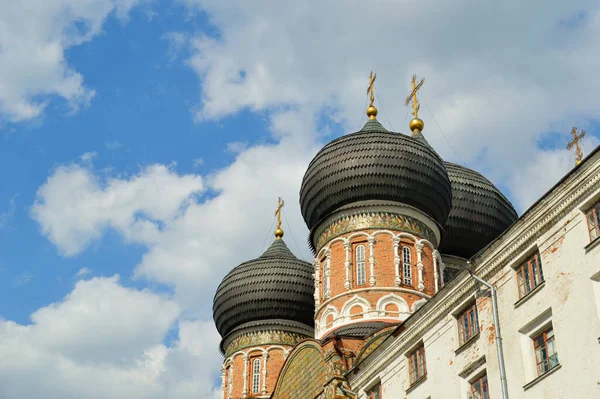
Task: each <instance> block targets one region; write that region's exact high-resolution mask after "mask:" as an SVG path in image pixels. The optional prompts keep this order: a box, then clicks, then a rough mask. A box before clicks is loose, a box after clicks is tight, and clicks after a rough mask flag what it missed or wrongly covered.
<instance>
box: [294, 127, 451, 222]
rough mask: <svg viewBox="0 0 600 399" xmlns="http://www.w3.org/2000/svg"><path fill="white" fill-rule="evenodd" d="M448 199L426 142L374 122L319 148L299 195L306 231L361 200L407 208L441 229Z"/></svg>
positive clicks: (436, 160)
mask: <svg viewBox="0 0 600 399" xmlns="http://www.w3.org/2000/svg"><path fill="white" fill-rule="evenodd" d="M451 198H452V191H451V187H450V180H449V179H448V174H447V173H446V169H445V168H444V165H443V163H442V160H441V158H440V157H439V155H438V154H437V153H436V152H435V151H434V150H433V149H432V148H431V147H430V146H429V145H428V144H427V143H426V141H424V140H419V139H415V138H412V137H409V136H406V135H404V134H400V133H394V132H389V131H387V130H386V129H385V128H384V127H383V126H381V124H380V123H379V122H377V120H370V121H369V122H367V124H366V125H365V126H364V127H363V129H362V130H361V131H359V132H356V133H352V134H348V135H346V136H342V137H340V138H337V139H335V140H333V141H332V142H330V143H329V144H327V145H326V146H325V147H323V149H322V150H321V151H319V153H318V154H317V155H316V156H315V157H314V159H313V160H312V162H311V163H310V165H309V166H308V169H307V171H306V174H305V175H304V178H303V180H302V187H301V189H300V206H301V210H302V215H303V216H304V220H305V222H306V224H307V225H308V228H309V229H311V230H312V229H313V228H314V227H315V226H317V225H318V224H319V222H320V221H321V220H323V218H325V217H327V216H328V215H329V214H330V213H332V212H334V211H335V210H336V209H339V208H340V207H342V206H344V205H347V204H350V203H353V202H358V201H365V200H388V201H395V202H400V203H403V204H407V205H411V206H413V207H415V208H417V209H419V210H421V211H422V212H424V213H425V214H427V215H429V216H430V217H431V218H432V219H433V220H435V221H436V222H437V223H438V224H439V225H440V226H442V225H443V224H444V223H445V222H446V218H447V217H448V213H449V212H450V206H451Z"/></svg>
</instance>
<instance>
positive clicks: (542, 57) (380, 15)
mask: <svg viewBox="0 0 600 399" xmlns="http://www.w3.org/2000/svg"><path fill="white" fill-rule="evenodd" d="M250 3H251V2H244V1H242V0H232V1H230V2H227V3H223V4H221V3H214V2H208V1H203V0H180V1H176V2H168V1H160V0H155V1H150V0H146V1H142V0H116V1H109V0H87V1H85V2H78V1H76V0H69V1H66V2H48V3H45V2H42V1H41V0H27V1H23V2H18V3H14V2H11V1H9V0H5V1H3V0H0V91H3V93H0V170H1V171H2V174H1V176H2V179H1V181H2V184H1V185H0V358H3V359H9V362H10V364H11V366H10V367H8V366H7V364H5V365H4V366H2V365H1V364H0V396H2V397H7V398H22V397H28V398H36V397H41V395H42V394H43V393H45V392H50V393H51V394H52V395H55V396H59V397H64V398H70V397H78V398H96V397H98V398H100V397H106V395H110V396H111V397H115V398H120V397H127V398H133V397H136V398H137V397H139V398H154V397H163V398H164V397H169V398H187V397H215V395H216V394H217V393H216V392H217V391H218V387H217V388H215V387H214V386H213V385H214V384H215V381H217V379H218V375H219V363H220V361H221V360H220V357H219V354H218V352H217V348H216V345H217V343H218V336H217V335H216V332H215V331H214V328H213V326H212V321H211V312H210V308H211V300H212V295H213V293H214V290H215V288H216V286H217V285H218V283H219V281H220V279H221V278H222V276H223V275H224V274H225V273H226V272H227V271H228V270H229V269H231V268H232V267H234V266H235V265H236V264H238V263H239V262H241V261H243V260H246V259H249V258H252V257H255V256H258V255H259V254H260V253H261V252H262V251H263V250H264V247H265V245H268V243H269V241H270V234H271V231H270V230H271V229H270V226H271V225H272V221H273V211H274V208H275V206H276V202H277V197H278V196H283V197H284V198H285V199H286V218H285V219H284V221H285V223H284V228H285V229H286V233H287V232H289V233H287V234H286V241H287V242H288V245H289V246H290V248H291V249H292V250H293V251H294V252H295V253H296V254H297V255H299V256H301V257H304V258H306V259H308V258H309V256H310V255H309V251H308V249H307V248H306V245H305V244H304V242H305V239H304V237H306V233H307V232H306V227H305V226H304V223H303V222H302V219H301V216H300V212H299V207H298V194H297V193H298V189H299V185H300V180H301V178H302V175H303V173H304V170H305V168H306V166H307V164H308V162H309V161H310V159H311V157H312V156H313V155H314V153H315V152H316V151H317V150H318V149H319V148H320V147H321V146H322V145H324V144H325V143H326V142H327V141H328V140H330V139H332V138H334V137H336V136H339V135H340V134H343V133H348V132H351V131H354V130H357V129H358V128H359V127H360V124H361V121H362V123H364V122H365V120H366V119H365V117H364V106H365V102H366V96H365V89H366V86H367V83H368V74H369V72H370V71H371V70H375V71H376V72H377V73H378V80H377V85H376V90H377V99H376V100H377V101H376V105H377V106H378V107H379V109H380V118H379V119H380V121H381V122H382V123H383V124H384V125H385V126H386V127H388V128H393V129H395V130H397V131H406V130H407V128H406V125H407V113H408V110H407V109H406V108H405V107H404V104H403V102H404V98H405V97H406V94H407V93H408V91H409V84H410V83H409V79H410V76H411V75H412V74H413V73H417V74H418V75H419V76H425V77H426V79H427V80H426V83H425V86H424V89H423V91H422V93H423V98H422V100H421V102H422V107H421V118H422V119H424V120H425V126H426V127H425V130H424V134H425V136H426V137H427V138H428V140H429V142H430V143H432V145H433V146H434V147H435V148H436V149H437V150H438V152H439V153H440V154H441V156H442V157H444V158H445V159H447V160H450V161H454V162H459V163H462V164H464V165H467V166H470V167H472V168H474V169H476V170H478V171H480V172H482V173H484V174H485V175H486V176H488V177H489V178H490V179H491V180H493V181H494V182H495V183H496V184H497V185H498V186H499V187H501V188H502V189H503V190H504V191H505V193H506V194H507V196H508V197H509V198H510V199H511V201H512V202H513V203H514V204H515V206H516V207H517V209H518V210H519V213H521V212H522V211H523V210H524V209H526V208H527V207H528V206H529V205H530V204H532V203H533V202H534V201H535V200H537V199H538V198H539V196H540V195H541V194H542V193H543V192H545V190H547V189H548V188H550V187H551V186H552V185H553V184H554V183H555V182H556V181H558V180H559V179H560V178H561V177H562V176H563V175H564V174H565V173H566V172H567V171H568V170H569V168H571V167H572V165H573V155H572V154H571V153H569V152H568V151H567V150H566V149H565V146H566V143H567V141H568V140H569V132H570V128H571V126H578V127H579V128H583V129H586V130H587V132H588V135H587V137H586V140H585V141H584V143H583V144H584V151H586V152H589V151H591V150H592V149H593V148H594V147H595V146H596V145H598V137H599V129H598V122H597V121H598V117H599V116H600V115H599V114H600V111H598V109H599V108H598V106H597V99H596V93H597V92H598V89H600V80H599V78H598V74H597V70H598V67H600V56H598V54H600V53H598V52H597V46H596V43H595V42H594V40H593V38H594V37H597V34H598V33H600V14H599V8H598V6H597V5H596V4H593V3H590V2H586V1H580V2H571V3H569V4H568V5H566V4H562V3H561V2H558V1H556V2H550V3H548V2H532V4H527V5H522V4H520V2H517V1H515V2H514V4H512V3H513V2H510V1H509V2H504V3H503V4H498V5H493V6H492V5H488V6H487V7H486V6H484V5H477V6H473V5H472V4H470V2H468V1H466V0H465V1H459V2H458V3H456V4H455V5H454V6H453V7H452V8H446V7H445V6H444V7H441V6H439V5H435V4H434V3H432V2H425V3H423V2H419V3H418V4H419V7H421V8H422V11H421V12H420V13H419V15H417V16H411V15H407V13H406V12H405V10H406V9H407V8H411V7H416V3H415V2H412V1H407V2H402V3H398V4H392V3H390V2H385V1H381V2H377V1H376V2H373V7H372V8H371V10H370V11H369V12H368V13H367V14H365V12H366V11H364V10H362V9H359V8H358V7H354V8H352V7H343V8H340V7H339V4H338V5H335V4H334V3H332V4H327V5H323V4H321V3H315V4H312V3H311V2H306V4H304V3H302V4H299V3H297V2H278V3H277V4H276V5H273V4H269V2H263V1H257V2H252V3H253V4H251V5H250ZM509 3H510V4H509ZM538 3H540V4H538ZM355 5H358V3H356V4H355ZM542 5H543V6H542ZM317 8H318V9H319V10H320V12H319V13H315V12H314V10H315V9H317ZM514 8H516V9H519V10H520V12H519V13H518V14H519V16H514V15H512V14H511V13H512V11H511V10H512V9H514ZM461 9H462V10H465V9H468V10H469V12H468V13H466V12H465V13H461V12H459V11H460V10H461ZM361 10H362V11H361ZM534 10H535V13H534ZM534 14H535V18H533V20H530V19H529V18H530V16H531V15H534ZM2 15H3V16H2ZM526 17H527V18H526ZM520 18H525V19H526V20H523V21H521V20H520ZM463 20H464V21H463ZM461 21H463V22H464V23H461ZM472 21H482V22H486V23H479V22H477V24H475V25H473V26H472V27H471V28H470V29H466V28H465V26H466V23H467V22H472ZM565 21H566V22H565ZM356 26H361V27H362V28H363V29H360V30H357V29H355V27H356ZM369 26H370V28H368V29H367V27H369ZM423 26H427V27H429V28H428V29H424V30H419V32H420V34H419V35H417V36H416V37H415V36H414V34H413V33H412V32H415V28H416V27H423ZM475 29H477V34H476V35H475V34H473V30H475ZM573 60H577V61H576V62H573ZM434 118H435V119H434ZM438 124H439V126H438ZM454 149H455V150H456V151H455V150H454ZM265 237H267V238H265ZM90 335H91V336H93V337H94V338H93V339H92V338H90ZM3 342H4V344H3ZM57 362H58V363H57ZM140 362H141V363H140ZM0 363H2V362H0ZM45 364H61V365H63V366H60V367H56V368H55V369H53V371H52V372H51V373H49V374H48V375H47V376H46V377H44V378H41V377H40V378H37V379H35V378H34V377H35V376H37V375H41V374H40V373H42V370H43V367H44V365H45ZM140 364H143V366H140ZM107 370H109V371H110V373H109V372H108V371H107ZM75 375H77V376H78V377H77V379H78V381H80V382H73V380H74V376H75ZM30 378H33V379H34V380H35V381H36V383H37V384H30V383H28V379H30ZM103 381H106V382H108V381H111V388H110V389H109V388H106V387H103V388H102V387H99V386H100V385H102V383H103ZM115 381H116V382H115ZM95 384H98V386H95ZM34 385H35V386H34ZM132 387H133V388H132ZM3 389H4V390H5V391H4V392H3V391H2V390H3ZM103 389H104V390H103ZM107 389H108V390H107ZM132 389H133V391H131V390H132ZM52 395H51V396H52Z"/></svg>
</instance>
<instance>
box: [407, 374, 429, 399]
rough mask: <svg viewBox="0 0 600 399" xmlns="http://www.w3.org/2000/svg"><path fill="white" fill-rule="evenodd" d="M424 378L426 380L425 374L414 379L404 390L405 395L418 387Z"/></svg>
mask: <svg viewBox="0 0 600 399" xmlns="http://www.w3.org/2000/svg"><path fill="white" fill-rule="evenodd" d="M425 380H427V374H425V375H424V376H423V377H421V378H419V379H418V380H416V381H415V382H413V383H412V384H410V386H409V387H408V389H407V390H406V392H405V393H406V395H408V394H409V393H410V392H412V391H414V390H415V388H416V387H418V386H419V385H421V384H422V383H423V382H424V381H425Z"/></svg>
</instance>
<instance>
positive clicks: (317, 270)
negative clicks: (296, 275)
mask: <svg viewBox="0 0 600 399" xmlns="http://www.w3.org/2000/svg"><path fill="white" fill-rule="evenodd" d="M313 266H314V267H315V274H313V277H314V279H315V309H316V307H318V306H319V305H320V304H321V294H320V293H321V291H320V289H321V284H320V283H319V282H320V281H321V273H320V269H321V264H320V262H319V259H315V260H314V261H313Z"/></svg>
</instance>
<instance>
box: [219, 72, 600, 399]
mask: <svg viewBox="0 0 600 399" xmlns="http://www.w3.org/2000/svg"><path fill="white" fill-rule="evenodd" d="M374 81H375V76H374V75H371V77H370V84H369V90H368V93H369V95H370V100H371V102H370V106H369V108H368V109H367V115H368V118H369V119H368V121H367V123H366V124H365V125H364V127H363V128H362V129H361V130H360V131H358V132H355V133H351V134H347V135H345V136H342V137H340V138H337V139H335V140H333V141H331V142H330V143H329V144H327V145H326V146H325V147H323V148H322V149H321V150H320V151H319V152H318V153H317V155H316V156H315V157H314V159H313V160H312V162H311V163H310V164H309V166H308V169H307V171H306V173H305V175H304V178H303V180H302V185H301V189H300V195H299V199H300V207H301V211H302V216H303V217H304V220H305V222H306V225H307V227H308V229H309V231H310V233H309V239H308V245H309V246H310V248H311V249H312V251H313V253H314V260H313V262H312V263H309V262H306V261H303V260H301V259H298V258H296V256H294V254H293V253H292V252H291V251H290V250H289V249H288V247H287V246H286V244H285V242H284V240H283V235H284V232H283V230H282V229H281V219H280V212H281V207H282V206H283V202H281V200H280V204H279V208H278V215H279V220H278V226H277V230H276V231H275V240H274V241H273V243H272V244H271V246H270V247H269V248H268V249H267V250H266V251H265V252H264V253H263V254H262V255H260V256H259V257H258V258H256V259H253V260H249V261H247V262H244V263H242V264H241V265H239V266H237V267H235V268H233V269H232V270H231V271H230V272H229V273H228V274H227V275H226V276H225V278H224V279H223V281H222V282H221V284H220V285H219V287H218V289H217V292H216V295H215V298H214V305H213V315H214V321H215V323H216V327H217V330H218V331H219V333H220V335H221V337H222V341H221V344H220V348H221V351H222V353H223V355H224V361H223V366H222V386H221V388H222V399H246V398H261V399H267V398H272V399H325V398H326V399H334V398H340V399H341V398H349V399H392V398H393V399H401V398H408V399H411V398H415V399H442V398H446V399H473V398H479V399H489V398H493V399H496V398H498V399H500V398H502V399H507V398H509V397H510V398H512V399H522V398H549V399H551V398H557V399H558V398H582V399H587V398H590V399H591V398H600V149H599V148H596V149H595V150H594V151H593V152H592V153H591V154H589V155H588V156H587V157H585V158H582V155H581V152H580V150H579V147H578V143H577V140H578V138H577V136H576V134H575V133H574V137H575V139H574V142H573V144H570V147H571V146H577V149H578V153H577V154H578V162H577V165H576V166H575V167H574V168H573V169H572V170H571V171H570V172H569V173H568V174H567V175H566V176H564V177H563V178H562V179H561V180H560V181H559V182H558V183H557V184H556V185H555V186H554V187H552V189H550V191H548V192H547V193H546V194H544V195H543V196H542V198H540V199H539V200H538V201H537V202H536V203H535V204H533V205H532V206H531V207H530V208H529V209H528V210H527V211H525V213H524V214H523V215H521V216H520V217H519V216H518V215H517V213H516V211H515V209H514V208H513V206H512V205H511V203H510V201H509V200H508V199H507V198H506V197H505V196H504V195H503V194H502V192H500V190H499V189H498V188H497V187H495V186H494V184H492V183H491V182H490V181H489V180H488V179H486V178H485V177H484V176H482V175H481V174H480V173H478V172H476V171H474V170H472V169H469V168H466V167H464V166H461V165H457V164H454V163H450V162H447V161H444V160H443V159H442V158H441V157H440V156H439V154H438V153H437V152H436V151H435V149H434V148H432V146H431V145H430V144H429V143H428V142H427V140H426V139H425V137H424V136H423V128H424V122H423V121H422V120H421V119H420V118H419V116H418V111H419V103H418V99H417V93H418V90H419V88H420V87H421V85H422V83H423V81H421V82H419V83H417V80H416V78H415V77H413V81H412V92H411V94H410V96H409V98H408V99H407V104H408V103H409V102H412V106H413V116H414V118H413V119H412V120H411V121H410V124H409V128H410V134H408V135H407V134H402V133H396V132H392V131H389V130H387V129H386V128H385V127H384V126H383V125H382V124H381V123H379V122H378V120H377V109H376V108H375V107H374V105H373V103H374V95H373V90H374V88H373V83H374Z"/></svg>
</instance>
